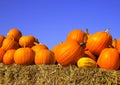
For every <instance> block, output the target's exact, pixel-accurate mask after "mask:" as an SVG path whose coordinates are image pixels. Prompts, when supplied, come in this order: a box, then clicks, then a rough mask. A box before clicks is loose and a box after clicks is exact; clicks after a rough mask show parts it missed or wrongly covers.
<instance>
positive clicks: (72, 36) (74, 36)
mask: <svg viewBox="0 0 120 85" xmlns="http://www.w3.org/2000/svg"><path fill="white" fill-rule="evenodd" d="M86 36H87V35H86V33H85V32H83V31H82V30H81V29H75V30H72V31H70V32H69V33H68V35H67V40H76V41H78V42H80V43H81V42H83V41H85V40H86Z"/></svg>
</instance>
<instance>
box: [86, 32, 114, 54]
mask: <svg viewBox="0 0 120 85" xmlns="http://www.w3.org/2000/svg"><path fill="white" fill-rule="evenodd" d="M111 45H112V36H111V35H110V34H109V33H108V32H103V31H100V32H96V33H94V34H92V35H91V36H89V37H88V40H87V44H86V49H88V50H89V51H90V52H91V53H92V54H93V55H95V56H99V54H100V53H101V51H102V50H103V49H104V48H107V47H109V46H111Z"/></svg>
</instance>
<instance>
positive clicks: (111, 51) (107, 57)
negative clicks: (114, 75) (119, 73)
mask: <svg viewBox="0 0 120 85" xmlns="http://www.w3.org/2000/svg"><path fill="white" fill-rule="evenodd" d="M119 62H120V56H119V52H118V50H117V49H115V48H105V49H104V50H103V51H102V52H101V54H100V56H99V57H98V60H97V64H98V66H99V67H101V68H105V69H111V70H117V69H118V68H119Z"/></svg>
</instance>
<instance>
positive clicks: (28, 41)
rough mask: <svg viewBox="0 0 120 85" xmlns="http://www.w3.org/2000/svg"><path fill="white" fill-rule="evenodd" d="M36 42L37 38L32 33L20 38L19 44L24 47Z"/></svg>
mask: <svg viewBox="0 0 120 85" xmlns="http://www.w3.org/2000/svg"><path fill="white" fill-rule="evenodd" d="M34 42H36V38H35V37H34V36H31V35H28V36H22V37H20V39H19V44H20V46H22V47H32V46H33V45H34Z"/></svg>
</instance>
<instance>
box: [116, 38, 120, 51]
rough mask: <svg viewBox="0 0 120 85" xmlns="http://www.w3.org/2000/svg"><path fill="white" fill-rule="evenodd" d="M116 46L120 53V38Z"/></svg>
mask: <svg viewBox="0 0 120 85" xmlns="http://www.w3.org/2000/svg"><path fill="white" fill-rule="evenodd" d="M116 48H117V50H118V52H119V53H120V38H118V39H117V45H116Z"/></svg>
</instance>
